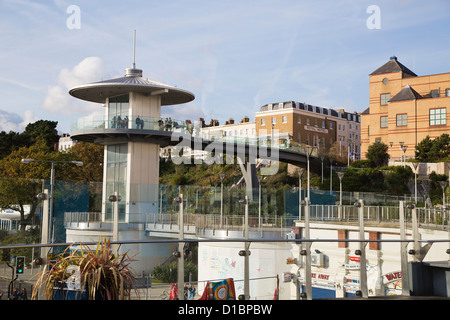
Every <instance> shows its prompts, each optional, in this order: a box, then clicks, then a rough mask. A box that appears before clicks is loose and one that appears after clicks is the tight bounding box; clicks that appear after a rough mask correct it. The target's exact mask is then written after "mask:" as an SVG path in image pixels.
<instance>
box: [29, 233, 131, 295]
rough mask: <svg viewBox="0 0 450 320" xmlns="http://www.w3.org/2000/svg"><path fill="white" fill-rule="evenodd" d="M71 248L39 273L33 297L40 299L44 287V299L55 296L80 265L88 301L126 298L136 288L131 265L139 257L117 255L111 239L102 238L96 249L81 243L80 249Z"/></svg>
mask: <svg viewBox="0 0 450 320" xmlns="http://www.w3.org/2000/svg"><path fill="white" fill-rule="evenodd" d="M70 248H71V247H68V248H67V249H66V250H65V251H64V252H63V253H61V254H60V255H58V256H57V259H56V262H55V263H54V264H50V269H49V270H44V271H42V272H40V273H39V274H38V275H37V276H38V279H37V281H36V284H35V286H34V289H33V294H32V298H33V299H37V296H38V292H39V290H40V289H41V288H43V289H44V291H43V295H44V297H45V299H53V297H54V294H55V290H54V288H55V287H56V288H58V287H61V283H64V282H66V281H67V280H68V279H69V277H70V276H71V274H69V273H68V271H69V272H70V270H72V269H73V268H69V267H71V266H77V267H78V268H79V272H80V273H79V281H80V287H81V288H82V289H83V288H84V289H85V290H86V297H87V299H89V300H96V299H104V300H123V299H125V297H128V298H129V297H130V292H131V290H132V289H134V290H135V291H136V293H138V292H137V290H136V287H135V281H136V275H135V274H134V271H133V270H132V269H131V267H130V263H131V262H133V261H135V260H134V259H133V258H134V257H135V256H136V255H134V256H131V257H130V256H129V255H128V253H125V254H123V255H119V256H117V257H116V256H114V254H113V253H112V251H111V243H110V241H109V240H107V241H106V240H104V241H101V242H100V241H99V243H98V245H97V248H96V250H95V251H94V250H92V249H91V248H89V247H88V246H85V245H81V249H80V250H75V251H71V250H70Z"/></svg>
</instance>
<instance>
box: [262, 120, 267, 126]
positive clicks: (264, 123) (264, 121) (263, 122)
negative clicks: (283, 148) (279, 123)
mask: <svg viewBox="0 0 450 320" xmlns="http://www.w3.org/2000/svg"><path fill="white" fill-rule="evenodd" d="M261 125H262V126H265V125H266V118H262V119H261Z"/></svg>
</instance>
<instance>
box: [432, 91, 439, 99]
mask: <svg viewBox="0 0 450 320" xmlns="http://www.w3.org/2000/svg"><path fill="white" fill-rule="evenodd" d="M430 95H431V97H432V98H439V90H431V92H430Z"/></svg>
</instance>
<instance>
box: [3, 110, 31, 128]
mask: <svg viewBox="0 0 450 320" xmlns="http://www.w3.org/2000/svg"><path fill="white" fill-rule="evenodd" d="M37 120H38V118H37V117H36V116H35V115H34V111H33V110H26V111H25V112H24V114H23V116H20V115H18V114H17V113H13V112H8V111H4V110H0V131H5V132H9V131H14V132H22V131H24V130H25V127H26V126H27V125H28V124H29V123H33V122H36V121H37Z"/></svg>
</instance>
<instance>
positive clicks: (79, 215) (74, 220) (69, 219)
mask: <svg viewBox="0 0 450 320" xmlns="http://www.w3.org/2000/svg"><path fill="white" fill-rule="evenodd" d="M302 209H303V208H302ZM357 209H358V208H356V207H355V206H350V205H343V206H339V205H311V206H310V218H309V219H310V220H311V221H316V222H319V221H322V222H348V223H350V222H356V221H358V210H357ZM303 210H304V209H303ZM416 210H417V220H418V222H419V223H420V224H421V227H427V228H433V229H436V228H440V229H446V228H448V225H449V214H450V212H449V211H448V210H445V209H442V208H416ZM183 217H184V218H183V219H184V225H185V226H194V227H196V228H199V229H205V228H210V229H224V230H233V229H234V230H237V229H241V228H242V227H243V226H244V218H245V216H244V215H224V216H223V217H222V220H221V217H220V215H219V214H195V213H185V214H184V215H183ZM303 219H304V213H302V217H301V218H300V219H299V217H298V216H276V215H264V214H263V215H261V217H259V216H257V215H250V216H249V227H250V228H260V229H269V228H270V229H273V228H287V227H290V226H293V225H294V222H295V221H296V220H303ZM364 220H365V221H366V222H370V223H389V224H395V223H398V222H399V207H391V206H364ZM411 221H412V216H411V215H410V214H409V213H408V212H407V214H406V216H405V222H407V223H411ZM94 222H96V223H100V222H102V223H112V221H105V220H104V218H103V215H102V213H100V212H66V213H65V216H64V223H65V225H66V226H67V225H69V224H70V225H71V226H74V225H77V224H80V223H85V224H87V226H88V225H89V223H94ZM128 223H131V224H144V225H146V226H151V225H152V224H153V225H154V224H162V225H178V223H179V218H178V213H166V214H164V213H162V214H161V213H137V214H134V215H133V217H132V221H131V222H128Z"/></svg>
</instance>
